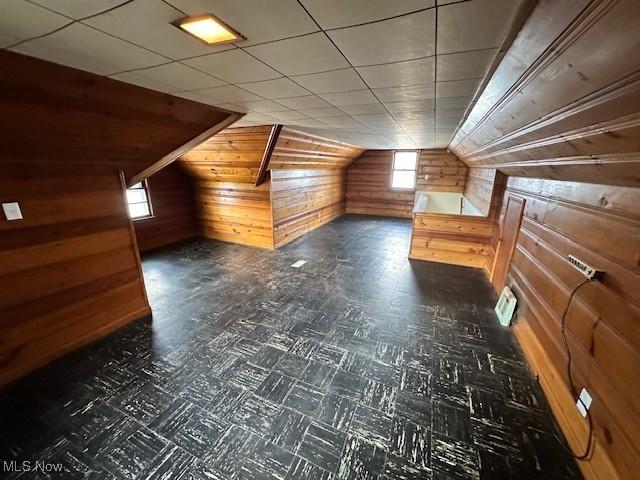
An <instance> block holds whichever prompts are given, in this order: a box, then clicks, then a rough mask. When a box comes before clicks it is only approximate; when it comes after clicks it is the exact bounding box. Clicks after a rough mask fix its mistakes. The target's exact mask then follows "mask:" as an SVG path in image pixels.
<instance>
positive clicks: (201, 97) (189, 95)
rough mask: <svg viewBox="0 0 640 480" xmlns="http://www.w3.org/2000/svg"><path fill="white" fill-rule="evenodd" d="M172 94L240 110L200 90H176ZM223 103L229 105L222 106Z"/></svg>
mask: <svg viewBox="0 0 640 480" xmlns="http://www.w3.org/2000/svg"><path fill="white" fill-rule="evenodd" d="M171 95H173V96H175V97H180V98H186V99H189V100H193V101H194V102H199V103H205V104H207V105H215V106H217V107H221V108H225V109H227V110H232V111H238V110H237V109H235V108H233V105H232V104H230V103H224V102H219V101H217V100H214V99H212V98H211V97H207V96H206V95H203V94H201V93H199V92H176V93H172V94H171ZM222 105H227V107H222Z"/></svg>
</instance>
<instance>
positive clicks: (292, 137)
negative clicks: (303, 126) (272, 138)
mask: <svg viewBox="0 0 640 480" xmlns="http://www.w3.org/2000/svg"><path fill="white" fill-rule="evenodd" d="M361 153H362V149H360V148H357V147H354V146H352V145H347V144H345V143H341V142H336V141H332V140H327V139H325V138H321V137H317V136H315V135H310V134H306V133H302V132H297V131H295V130H291V129H289V128H283V129H282V132H281V133H280V135H279V137H278V141H277V143H276V146H275V150H274V151H273V155H272V156H271V160H270V162H269V167H270V168H271V204H272V211H273V234H274V242H275V247H280V246H282V245H285V244H287V243H289V242H291V241H292V240H294V239H296V238H298V237H299V236H301V235H303V234H304V233H306V232H309V231H311V230H314V229H316V228H318V227H320V226H322V225H324V224H325V223H327V222H330V221H331V220H333V219H334V218H337V217H339V216H340V215H342V214H343V213H345V211H346V193H347V166H348V165H349V164H350V163H351V162H352V161H353V159H354V158H355V157H357V156H358V155H360V154H361Z"/></svg>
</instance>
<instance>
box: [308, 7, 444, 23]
mask: <svg viewBox="0 0 640 480" xmlns="http://www.w3.org/2000/svg"><path fill="white" fill-rule="evenodd" d="M302 3H303V4H304V6H305V7H306V8H307V10H308V11H309V13H310V14H311V15H312V16H313V18H315V19H316V21H317V22H318V23H319V24H320V26H321V27H322V28H324V29H331V28H340V27H346V26H349V25H357V24H360V23H367V22H373V21H376V20H382V19H385V18H389V17H395V16H397V15H403V14H405V13H409V12H414V11H416V10H421V9H423V8H429V7H433V5H434V0H402V1H401V2H397V1H396V2H394V1H390V0H350V1H348V2H345V1H344V0H302Z"/></svg>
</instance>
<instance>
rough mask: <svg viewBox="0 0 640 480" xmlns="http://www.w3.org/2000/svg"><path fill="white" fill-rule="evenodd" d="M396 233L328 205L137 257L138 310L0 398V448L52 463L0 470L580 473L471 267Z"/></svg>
mask: <svg viewBox="0 0 640 480" xmlns="http://www.w3.org/2000/svg"><path fill="white" fill-rule="evenodd" d="M409 238H410V223H409V222H408V221H404V220H393V219H381V218H375V217H359V216H345V217H342V218H341V219H339V220H336V221H334V222H332V223H330V224H328V225H326V226H324V227H322V228H320V229H318V230H316V231H314V232H312V233H310V234H308V235H305V236H304V237H302V238H300V239H298V240H296V241H295V242H293V243H292V244H290V245H288V246H287V247H284V248H282V249H280V250H278V251H276V252H271V251H263V250H257V249H252V248H247V247H242V246H238V245H231V244H225V243H221V242H216V241H210V240H195V241H191V242H187V243H183V244H180V245H177V246H174V247H171V248H168V249H164V250H161V251H157V252H155V253H152V254H150V255H147V256H146V257H145V258H144V272H145V279H146V284H147V290H148V293H149V298H150V301H151V304H152V306H153V311H154V318H153V322H151V321H145V320H143V321H138V322H135V323H133V324H131V325H129V326H128V327H126V328H124V329H122V330H120V331H118V332H116V333H115V334H113V335H111V336H109V337H108V338H106V339H104V340H102V341H99V342H97V343H94V344H92V345H89V346H88V347H86V348H83V349H81V350H80V351H77V352H75V353H73V354H71V355H68V356H66V357H64V358H63V359H61V360H58V361H56V362H54V363H53V364H51V365H49V366H47V367H45V368H43V369H40V370H39V371H37V372H35V373H34V374H32V375H30V376H28V377H26V378H24V379H23V380H21V381H19V382H17V383H15V384H14V385H12V386H11V387H10V388H7V389H4V390H3V391H1V392H0V407H1V415H2V438H1V440H0V457H1V458H0V461H9V460H16V461H18V465H19V466H20V465H21V462H23V461H29V462H31V464H30V465H31V468H33V466H34V465H35V462H36V461H40V462H46V463H48V464H62V466H63V468H64V469H65V473H64V474H55V473H51V472H49V473H43V472H42V471H41V470H40V471H38V472H37V473H34V472H22V473H18V472H8V471H6V468H5V471H4V472H3V473H0V477H1V476H4V477H6V478H149V479H160V478H162V479H164V478H166V479H208V480H219V479H309V480H314V479H323V480H324V479H340V480H344V479H363V480H364V479H377V480H391V479H430V478H434V479H477V478H483V479H509V478H517V479H519V480H525V479H533V478H535V479H538V478H544V479H565V478H579V473H578V472H577V469H576V466H575V463H574V462H573V460H572V459H571V458H570V457H568V456H567V455H566V454H565V453H564V451H563V450H562V449H561V447H560V445H559V443H558V441H557V440H556V439H555V437H554V435H553V433H552V432H553V428H554V426H553V422H552V420H551V417H550V416H549V413H547V412H548V410H547V407H546V404H545V402H544V399H543V396H542V393H541V390H540V388H539V386H538V384H537V383H536V380H535V379H534V377H533V376H532V375H531V374H530V372H529V371H528V370H527V368H526V365H525V362H524V360H523V356H522V353H521V351H520V349H519V348H518V346H517V344H516V341H515V340H514V338H513V336H512V334H511V332H510V331H509V330H508V329H505V328H501V327H500V326H499V325H498V324H497V320H496V318H495V316H494V314H493V305H494V302H495V300H496V297H495V295H494V293H493V292H492V289H491V286H490V284H489V283H488V281H487V280H486V278H485V277H484V274H483V273H482V272H481V271H478V270H473V269H467V268H462V267H454V266H448V265H440V264H432V263H428V262H418V261H409V260H407V251H408V244H409ZM297 260H306V262H307V263H306V264H305V265H303V266H302V267H301V268H298V269H296V268H292V267H291V265H292V264H293V263H294V262H295V261H297ZM14 465H15V464H14ZM5 466H6V465H5Z"/></svg>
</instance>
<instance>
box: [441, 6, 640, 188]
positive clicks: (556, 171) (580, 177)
mask: <svg viewBox="0 0 640 480" xmlns="http://www.w3.org/2000/svg"><path fill="white" fill-rule="evenodd" d="M638 25H640V6H639V5H638V2H637V1H635V0H619V1H605V0H593V1H588V0H575V1H571V2H556V1H553V0H545V1H541V2H539V3H538V5H537V7H536V8H535V9H534V10H533V12H532V14H531V16H530V18H529V19H528V20H527V22H526V23H525V25H524V27H523V29H522V31H521V32H520V34H519V35H518V37H517V38H516V40H515V41H514V43H513V45H512V46H511V48H510V49H509V51H508V52H507V53H506V55H505V57H504V59H503V60H502V62H501V64H500V65H499V66H498V68H497V69H496V71H495V74H494V75H493V78H492V79H491V80H490V81H489V82H488V84H487V87H486V89H485V91H484V92H483V93H482V95H481V96H480V99H479V101H478V103H477V104H476V105H475V107H474V108H473V109H472V110H471V112H470V114H469V116H468V118H467V119H466V121H465V122H464V123H463V125H462V127H461V128H460V129H459V131H458V132H457V133H456V134H455V136H454V139H453V140H452V142H451V145H450V148H451V149H452V150H453V151H454V153H455V154H456V155H457V156H458V157H459V158H460V159H461V160H463V161H464V162H465V163H466V164H467V165H469V166H471V167H480V166H482V167H492V168H499V169H500V170H501V171H502V172H503V173H506V174H508V175H517V176H527V177H538V178H549V179H557V180H574V181H580V182H594V183H606V184H611V185H626V186H638V183H639V182H640V155H639V154H638V150H639V146H638V136H640V55H638V54H637V53H638V51H639V50H640V36H639V35H637V31H638Z"/></svg>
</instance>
